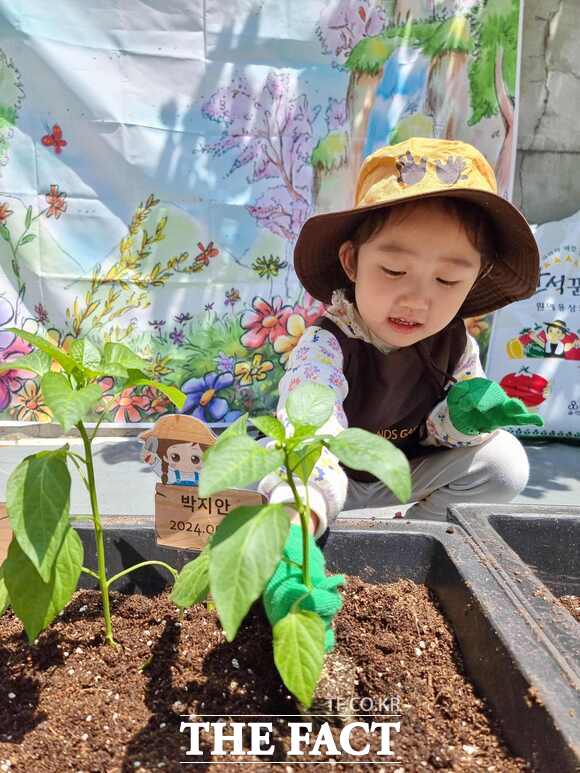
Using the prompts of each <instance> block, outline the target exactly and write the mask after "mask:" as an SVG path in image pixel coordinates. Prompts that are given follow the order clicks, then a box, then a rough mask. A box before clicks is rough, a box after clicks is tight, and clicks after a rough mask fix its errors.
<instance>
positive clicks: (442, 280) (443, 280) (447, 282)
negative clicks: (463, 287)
mask: <svg viewBox="0 0 580 773" xmlns="http://www.w3.org/2000/svg"><path fill="white" fill-rule="evenodd" d="M437 281H438V282H439V283H440V284H442V285H444V286H445V287H453V286H454V285H458V284H460V282H459V280H457V281H455V282H449V281H448V280H447V279H439V278H437Z"/></svg>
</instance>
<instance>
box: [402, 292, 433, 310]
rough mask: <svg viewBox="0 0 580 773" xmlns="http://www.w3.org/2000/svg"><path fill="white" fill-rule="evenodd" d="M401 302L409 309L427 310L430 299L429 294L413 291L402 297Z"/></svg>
mask: <svg viewBox="0 0 580 773" xmlns="http://www.w3.org/2000/svg"><path fill="white" fill-rule="evenodd" d="M399 304H400V305H401V306H402V307H403V308H405V309H409V311H427V310H428V308H429V301H428V299H427V296H426V295H424V294H423V293H421V292H417V291H414V292H413V291H412V292H409V293H407V294H405V295H404V296H402V297H401V299H400V301H399Z"/></svg>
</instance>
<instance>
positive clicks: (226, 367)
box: [215, 352, 236, 373]
mask: <svg viewBox="0 0 580 773" xmlns="http://www.w3.org/2000/svg"><path fill="white" fill-rule="evenodd" d="M235 364H236V358H235V357H228V355H227V354H224V353H223V352H220V353H219V354H218V356H217V357H216V360H215V365H216V370H217V372H218V373H233V372H234V365H235Z"/></svg>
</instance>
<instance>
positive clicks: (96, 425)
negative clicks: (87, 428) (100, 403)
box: [91, 410, 107, 443]
mask: <svg viewBox="0 0 580 773" xmlns="http://www.w3.org/2000/svg"><path fill="white" fill-rule="evenodd" d="M106 413H107V411H106V410H103V412H102V413H101V415H100V416H99V418H98V420H97V423H96V424H95V426H94V427H93V431H92V433H91V443H92V442H93V440H94V439H95V438H96V436H97V432H98V431H99V427H100V426H101V422H102V421H103V419H104V418H105V415H106Z"/></svg>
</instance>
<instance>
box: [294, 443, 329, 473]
mask: <svg viewBox="0 0 580 773" xmlns="http://www.w3.org/2000/svg"><path fill="white" fill-rule="evenodd" d="M323 447H324V444H323V442H322V440H316V441H314V442H313V443H309V444H308V445H305V446H303V447H301V448H297V449H296V450H294V451H291V452H290V453H289V454H288V461H289V463H290V470H291V471H292V472H293V473H294V474H295V475H298V477H299V478H300V480H301V481H302V482H303V483H304V484H307V483H308V479H309V478H310V476H311V475H312V470H313V469H314V465H315V464H316V462H317V461H318V460H319V459H320V454H321V453H322V449H323Z"/></svg>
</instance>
